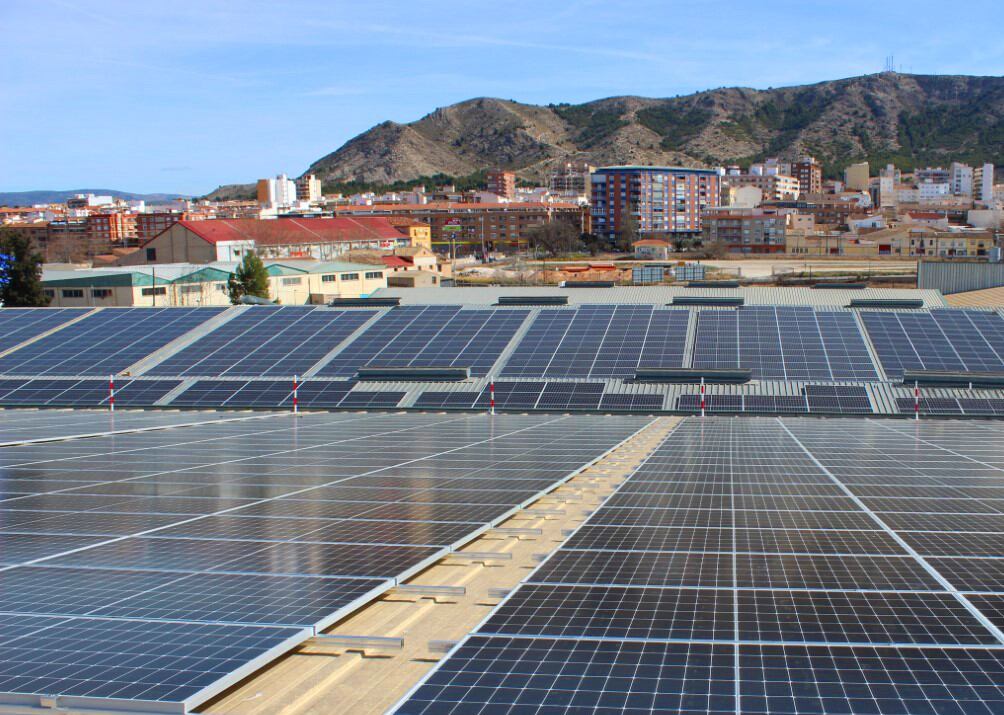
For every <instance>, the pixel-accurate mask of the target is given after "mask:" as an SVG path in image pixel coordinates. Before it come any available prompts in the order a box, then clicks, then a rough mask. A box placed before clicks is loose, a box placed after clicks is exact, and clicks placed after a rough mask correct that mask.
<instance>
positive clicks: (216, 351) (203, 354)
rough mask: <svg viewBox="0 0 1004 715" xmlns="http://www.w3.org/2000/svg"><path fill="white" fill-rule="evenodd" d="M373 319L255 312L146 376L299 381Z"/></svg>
mask: <svg viewBox="0 0 1004 715" xmlns="http://www.w3.org/2000/svg"><path fill="white" fill-rule="evenodd" d="M374 315H375V311H372V310H351V311H344V310H327V309H319V308H313V307H309V306H284V307H280V308H271V307H255V308H252V309H250V310H246V311H245V312H243V313H241V314H240V315H238V316H237V317H235V318H233V319H231V320H229V321H227V322H226V323H224V324H223V325H221V326H219V327H218V328H216V329H215V330H213V331H212V332H210V333H209V334H208V335H206V336H204V337H202V338H200V339H199V340H197V341H195V342H194V343H193V344H192V345H189V346H188V347H186V348H184V349H183V350H180V351H178V352H177V353H175V354H174V355H171V356H170V357H168V358H167V359H166V360H164V361H163V362H161V363H160V364H158V365H157V366H156V367H154V368H153V369H152V370H149V371H148V372H147V374H148V375H181V376H184V375H197V376H202V377H220V376H230V377H277V376H285V377H292V376H294V375H302V374H303V373H305V372H306V371H307V370H309V369H310V368H311V367H312V366H313V365H314V364H315V363H316V362H318V361H319V360H320V359H321V358H323V357H324V356H325V355H327V354H328V353H329V352H331V350H333V349H334V348H335V347H337V346H338V344H339V343H341V342H342V341H343V340H345V339H346V338H348V337H349V336H350V335H351V334H352V333H353V332H355V331H356V330H357V329H358V328H360V327H361V326H362V325H363V324H364V323H365V322H366V321H367V320H369V319H370V318H372V317H373V316H374Z"/></svg>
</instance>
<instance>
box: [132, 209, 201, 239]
mask: <svg viewBox="0 0 1004 715" xmlns="http://www.w3.org/2000/svg"><path fill="white" fill-rule="evenodd" d="M189 218H191V216H189V214H188V213H187V212H184V211H153V212H150V213H141V214H136V240H137V241H138V242H140V243H143V242H144V241H149V240H150V239H151V238H153V237H154V236H156V235H157V234H158V233H161V232H162V231H166V230H167V229H169V228H171V226H173V225H174V224H176V223H178V221H185V220H188V219H189Z"/></svg>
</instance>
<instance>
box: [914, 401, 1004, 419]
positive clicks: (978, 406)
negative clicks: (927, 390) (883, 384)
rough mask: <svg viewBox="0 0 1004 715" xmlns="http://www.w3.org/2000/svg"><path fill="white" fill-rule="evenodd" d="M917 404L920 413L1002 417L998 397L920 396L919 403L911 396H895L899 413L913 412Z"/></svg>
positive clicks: (1002, 409)
mask: <svg viewBox="0 0 1004 715" xmlns="http://www.w3.org/2000/svg"><path fill="white" fill-rule="evenodd" d="M918 406H919V408H920V410H919V411H920V414H922V415H973V416H978V417H1004V399H1001V398H999V397H989V398H988V397H921V398H920V401H919V405H917V404H916V403H915V400H914V398H913V397H897V398H896V408H897V409H898V410H899V412H900V413H901V414H913V413H914V412H915V411H916V410H915V408H916V407H918Z"/></svg>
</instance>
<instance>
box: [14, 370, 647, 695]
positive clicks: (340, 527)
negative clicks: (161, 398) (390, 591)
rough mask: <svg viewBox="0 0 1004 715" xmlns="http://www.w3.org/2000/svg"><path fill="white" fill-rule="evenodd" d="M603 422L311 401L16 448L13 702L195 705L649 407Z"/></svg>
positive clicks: (551, 479) (582, 459) (564, 467)
mask: <svg viewBox="0 0 1004 715" xmlns="http://www.w3.org/2000/svg"><path fill="white" fill-rule="evenodd" d="M70 382H72V381H70ZM213 382H223V381H213ZM229 384H230V385H240V384H243V382H242V381H230V383H229ZM259 384H260V383H259ZM281 384H286V383H285V382H282V383H281ZM324 384H332V383H324ZM342 394H343V395H344V393H342ZM370 394H371V395H379V394H384V395H386V394H387V393H370ZM367 399H372V398H367ZM124 414H125V415H129V414H130V413H124ZM28 419H29V420H30V419H34V418H33V417H32V418H28ZM190 419H191V418H190ZM50 421H51V420H50ZM599 421H600V420H598V419H596V418H589V417H567V416H566V417H554V416H545V415H541V416H505V415H499V416H497V417H495V418H494V419H492V420H489V418H488V417H487V416H484V415H467V416H457V415H452V416H443V415H388V414H381V415H365V416H360V415H344V414H343V415H337V416H336V415H316V414H306V415H304V416H303V417H302V418H300V419H296V420H294V419H292V418H278V417H277V418H273V419H269V420H218V421H216V422H201V423H200V424H199V425H198V427H197V429H192V428H184V427H179V428H177V429H170V430H160V431H150V432H143V433H126V434H119V435H117V436H116V437H115V438H114V439H112V438H109V437H94V438H90V439H87V440H66V441H62V442H59V443H53V444H45V445H37V446H36V445H32V446H19V447H8V448H4V449H0V465H3V484H5V485H6V484H9V485H15V486H18V487H19V489H20V491H19V492H18V493H16V494H12V495H11V496H9V497H8V498H4V497H2V496H0V499H3V501H0V565H2V566H4V567H8V568H6V570H0V704H4V703H7V702H9V698H10V697H11V695H10V694H11V693H27V694H36V693H37V694H44V695H45V696H46V697H58V698H60V699H61V700H60V701H59V702H60V705H62V706H65V707H69V708H73V707H76V708H78V709H88V708H89V709H96V710H97V709H108V707H110V705H111V704H110V703H108V702H105V701H104V699H105V698H116V699H117V701H116V702H115V703H114V704H115V708H113V709H122V708H125V707H128V708H129V709H130V710H143V709H147V710H154V711H158V712H166V711H170V712H185V711H187V709H189V708H192V707H194V706H196V705H197V704H198V703H199V702H202V701H203V700H204V699H205V698H206V697H209V696H210V695H212V694H214V693H216V692H219V690H220V689H221V688H223V687H226V686H228V685H230V684H233V683H234V682H236V681H237V680H239V679H240V678H241V677H243V676H244V675H247V674H248V673H249V672H251V670H253V669H254V668H256V667H258V666H260V665H262V664H263V663H264V662H267V661H268V660H270V659H271V658H273V657H275V656H276V655H278V654H279V653H281V652H283V651H285V650H288V648H290V647H291V646H292V645H293V644H295V643H297V642H299V641H301V640H303V639H304V638H306V637H307V636H308V635H309V634H310V633H312V632H313V629H314V628H321V627H325V626H326V625H329V624H330V623H333V622H334V621H336V620H338V619H340V618H342V617H344V615H345V614H346V613H348V612H350V611H352V610H354V609H355V608H356V607H358V606H359V605H360V604H362V603H364V602H367V601H369V600H371V599H372V598H374V597H376V596H377V595H379V594H380V593H382V592H383V591H384V590H386V589H387V588H388V587H390V586H391V585H392V584H393V583H394V579H396V578H404V577H406V576H407V575H408V574H410V573H413V572H415V571H417V570H420V569H421V568H424V566H425V565H426V564H428V563H430V562H431V561H434V560H435V559H437V558H439V557H441V556H443V555H445V554H447V553H448V550H449V548H451V547H455V546H457V545H459V544H461V543H463V542H464V541H466V540H467V539H469V537H470V536H471V535H472V534H474V533H476V532H478V531H479V530H482V529H483V528H484V527H485V526H486V525H487V524H492V523H495V522H497V521H498V520H500V519H502V518H505V516H506V515H507V514H509V513H510V512H511V511H512V510H513V509H514V508H516V507H517V506H518V505H519V504H522V503H524V502H525V501H526V500H528V499H532V498H533V497H535V496H537V495H538V494H540V493H542V492H543V491H544V490H547V489H550V488H552V487H553V486H554V484H555V483H556V482H558V481H560V480H561V479H564V478H565V477H567V476H568V474H570V473H571V472H574V471H576V470H578V469H579V468H581V467H582V465H583V464H586V463H588V462H590V461H592V460H593V459H595V458H596V457H597V456H599V455H600V454H602V453H603V452H605V451H606V450H608V449H610V448H611V447H613V446H614V445H616V444H617V443H618V442H620V441H622V440H623V439H625V438H627V437H628V436H630V435H631V434H633V433H634V432H635V431H636V430H638V429H639V428H641V427H642V426H643V425H644V424H645V423H646V420H645V419H642V418H631V417H605V418H603V419H602V423H603V424H602V429H598V427H599V426H600V425H599ZM165 423H166V422H165ZM46 424H48V423H46V422H39V425H38V426H37V427H36V428H35V430H34V432H35V434H36V435H37V436H44V434H45V433H46V427H45V425H46ZM51 429H53V430H58V429H59V428H58V427H57V426H53V427H52V428H51ZM56 434H65V432H62V431H59V432H56ZM388 439H390V440H393V445H394V448H393V449H382V448H380V445H386V444H388V442H387V440H388ZM367 444H368V445H369V446H370V448H361V445H367ZM374 447H376V448H374ZM409 473H410V474H411V475H412V476H410V477H409V476H408V474H409ZM488 473H490V474H491V475H492V477H491V478H490V479H488V478H485V475H486V474H488ZM545 475H546V476H545ZM375 480H385V481H383V482H380V481H375ZM404 484H407V485H408V486H407V487H403V486H401V485H404ZM345 517H352V518H351V519H347V518H345ZM15 697H17V696H15ZM74 698H77V699H74ZM125 701H134V702H129V703H127V702H125ZM151 702H156V703H161V704H163V705H160V706H158V705H151V704H150V703H151ZM158 707H159V708H160V709H159V710H158V709H157V708H158Z"/></svg>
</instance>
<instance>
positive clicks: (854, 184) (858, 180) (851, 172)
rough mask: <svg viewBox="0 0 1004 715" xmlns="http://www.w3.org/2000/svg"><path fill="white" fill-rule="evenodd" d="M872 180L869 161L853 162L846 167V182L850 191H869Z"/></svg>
mask: <svg viewBox="0 0 1004 715" xmlns="http://www.w3.org/2000/svg"><path fill="white" fill-rule="evenodd" d="M870 181H871V178H870V176H869V166H868V162H867V161H862V162H859V163H857V164H851V165H850V166H848V167H847V168H846V169H844V184H845V185H846V186H847V190H848V191H868V186H869V182H870Z"/></svg>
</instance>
